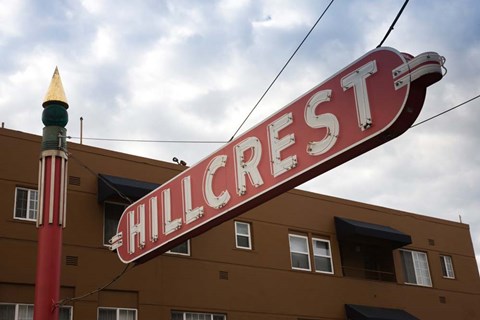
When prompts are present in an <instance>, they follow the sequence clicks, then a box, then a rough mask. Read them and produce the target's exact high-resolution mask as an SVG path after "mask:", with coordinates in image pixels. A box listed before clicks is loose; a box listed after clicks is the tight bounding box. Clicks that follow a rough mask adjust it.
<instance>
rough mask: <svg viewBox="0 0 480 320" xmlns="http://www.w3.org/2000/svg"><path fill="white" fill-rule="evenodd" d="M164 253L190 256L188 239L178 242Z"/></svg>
mask: <svg viewBox="0 0 480 320" xmlns="http://www.w3.org/2000/svg"><path fill="white" fill-rule="evenodd" d="M166 253H170V254H178V255H182V256H190V239H188V240H187V241H185V242H182V243H180V244H179V245H178V246H176V247H174V248H172V249H170V250H168V251H167V252H166Z"/></svg>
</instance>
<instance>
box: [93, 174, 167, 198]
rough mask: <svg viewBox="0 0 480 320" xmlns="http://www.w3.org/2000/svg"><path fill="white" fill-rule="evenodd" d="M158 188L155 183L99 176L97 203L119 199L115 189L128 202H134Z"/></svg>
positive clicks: (104, 175)
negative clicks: (128, 200)
mask: <svg viewBox="0 0 480 320" xmlns="http://www.w3.org/2000/svg"><path fill="white" fill-rule="evenodd" d="M159 186H160V185H159V184H156V183H150V182H143V181H138V180H133V179H127V178H121V177H115V176H109V175H106V174H99V177H98V197H97V198H98V202H103V201H105V200H108V199H112V198H118V197H120V198H121V196H120V195H119V194H118V193H117V191H115V189H117V190H118V191H119V192H120V193H121V194H123V195H125V196H127V197H128V198H129V199H130V200H132V201H135V200H138V199H140V198H141V197H143V196H144V195H146V194H147V193H149V192H150V191H153V190H154V189H156V188H158V187H159Z"/></svg>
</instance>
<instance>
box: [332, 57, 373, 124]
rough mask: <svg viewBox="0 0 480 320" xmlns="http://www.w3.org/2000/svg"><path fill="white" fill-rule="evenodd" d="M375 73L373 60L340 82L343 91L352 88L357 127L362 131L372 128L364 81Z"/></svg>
mask: <svg viewBox="0 0 480 320" xmlns="http://www.w3.org/2000/svg"><path fill="white" fill-rule="evenodd" d="M375 72H377V63H376V62H375V60H373V61H370V62H369V63H367V64H365V65H363V66H361V67H360V68H358V69H357V70H355V71H354V72H352V73H350V74H349V75H346V76H345V77H343V78H342V80H341V85H342V87H343V91H346V90H348V89H350V88H351V87H353V90H354V94H355V106H356V107H357V118H358V125H359V127H360V129H362V131H364V130H366V129H368V128H370V127H371V126H372V116H371V114H370V103H369V102H368V91H367V83H366V81H365V79H367V78H368V77H369V76H371V75H372V74H374V73H375Z"/></svg>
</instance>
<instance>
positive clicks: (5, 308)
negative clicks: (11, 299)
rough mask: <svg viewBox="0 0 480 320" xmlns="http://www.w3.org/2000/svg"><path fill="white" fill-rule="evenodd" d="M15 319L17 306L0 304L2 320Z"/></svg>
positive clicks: (0, 319) (0, 317)
mask: <svg viewBox="0 0 480 320" xmlns="http://www.w3.org/2000/svg"><path fill="white" fill-rule="evenodd" d="M13 319H15V305H14V304H0V320H13Z"/></svg>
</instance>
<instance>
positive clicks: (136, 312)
mask: <svg viewBox="0 0 480 320" xmlns="http://www.w3.org/2000/svg"><path fill="white" fill-rule="evenodd" d="M100 309H103V310H115V311H116V316H115V317H116V320H119V319H120V311H135V319H134V320H137V319H138V310H137V309H135V308H115V307H98V308H97V320H100Z"/></svg>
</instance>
